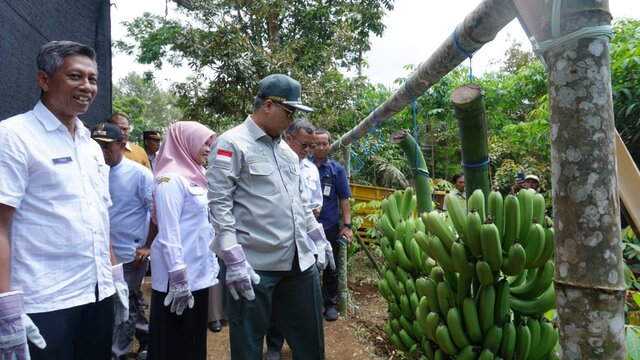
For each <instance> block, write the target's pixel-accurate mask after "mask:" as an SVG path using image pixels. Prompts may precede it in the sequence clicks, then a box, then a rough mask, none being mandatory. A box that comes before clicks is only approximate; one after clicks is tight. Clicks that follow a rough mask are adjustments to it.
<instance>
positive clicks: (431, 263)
mask: <svg viewBox="0 0 640 360" xmlns="http://www.w3.org/2000/svg"><path fill="white" fill-rule="evenodd" d="M423 254H424V252H423ZM425 257H426V259H425V260H424V272H423V274H430V273H431V270H433V268H434V267H436V266H438V264H437V263H436V261H435V260H433V259H432V258H430V257H428V256H427V255H426V254H425Z"/></svg>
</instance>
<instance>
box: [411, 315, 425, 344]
mask: <svg viewBox="0 0 640 360" xmlns="http://www.w3.org/2000/svg"><path fill="white" fill-rule="evenodd" d="M412 326H413V334H414V335H415V336H416V337H415V338H416V339H418V342H420V341H422V339H423V338H424V332H422V328H421V327H420V324H419V323H418V321H417V320H413V323H412Z"/></svg>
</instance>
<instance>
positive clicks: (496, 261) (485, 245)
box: [480, 223, 502, 271]
mask: <svg viewBox="0 0 640 360" xmlns="http://www.w3.org/2000/svg"><path fill="white" fill-rule="evenodd" d="M480 245H481V249H482V256H483V257H484V260H485V261H486V262H487V263H488V264H489V267H491V270H492V271H498V270H500V268H501V267H502V244H501V242H500V233H499V231H498V227H497V226H496V225H495V224H492V223H485V224H482V226H481V227H480Z"/></svg>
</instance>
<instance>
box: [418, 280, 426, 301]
mask: <svg viewBox="0 0 640 360" xmlns="http://www.w3.org/2000/svg"><path fill="white" fill-rule="evenodd" d="M416 293H418V297H419V298H421V299H422V297H424V296H427V279H426V278H424V277H419V278H417V279H416Z"/></svg>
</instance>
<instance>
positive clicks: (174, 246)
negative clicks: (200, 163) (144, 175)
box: [151, 173, 219, 292]
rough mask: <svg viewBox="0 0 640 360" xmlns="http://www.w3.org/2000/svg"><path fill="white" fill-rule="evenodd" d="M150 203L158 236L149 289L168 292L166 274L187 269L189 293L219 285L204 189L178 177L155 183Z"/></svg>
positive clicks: (164, 177) (165, 176) (161, 177)
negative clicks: (156, 222) (156, 223)
mask: <svg viewBox="0 0 640 360" xmlns="http://www.w3.org/2000/svg"><path fill="white" fill-rule="evenodd" d="M155 183H156V185H155V189H154V191H153V201H154V206H155V213H156V218H157V220H158V236H156V238H155V240H154V241H153V244H152V245H151V273H152V274H153V276H152V277H151V287H152V288H153V289H154V290H157V291H161V292H167V289H168V284H169V272H170V271H175V270H180V269H184V268H185V267H186V268H187V278H188V280H189V288H190V290H191V291H196V290H200V289H205V288H208V287H210V286H213V285H215V284H217V283H218V280H217V277H218V270H219V267H218V261H217V259H216V256H215V254H214V253H213V252H212V251H211V250H209V246H210V245H211V242H212V241H213V238H214V236H215V233H214V230H213V226H212V225H211V223H210V222H209V209H208V207H207V189H204V188H202V187H200V186H198V185H196V184H190V183H189V182H187V180H186V179H184V178H183V177H182V176H180V175H178V174H171V173H168V174H167V173H165V174H160V175H158V176H157V177H156V179H155Z"/></svg>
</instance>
